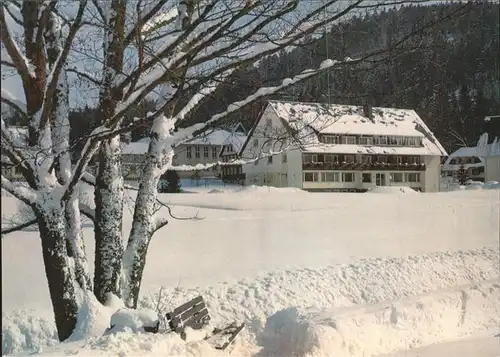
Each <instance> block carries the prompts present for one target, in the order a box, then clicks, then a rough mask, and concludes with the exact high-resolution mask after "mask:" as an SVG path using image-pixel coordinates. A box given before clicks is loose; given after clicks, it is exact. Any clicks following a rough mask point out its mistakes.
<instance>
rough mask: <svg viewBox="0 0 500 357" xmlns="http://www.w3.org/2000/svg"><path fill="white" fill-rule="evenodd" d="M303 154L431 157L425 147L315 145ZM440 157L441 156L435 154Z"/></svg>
mask: <svg viewBox="0 0 500 357" xmlns="http://www.w3.org/2000/svg"><path fill="white" fill-rule="evenodd" d="M303 151H304V152H310V153H325V154H352V155H355V154H367V155H415V156H425V155H433V154H430V153H429V149H428V148H427V147H425V146H422V147H411V146H371V145H344V144H335V145H333V144H321V143H318V144H315V145H308V146H305V147H304V148H303ZM437 155H441V154H437Z"/></svg>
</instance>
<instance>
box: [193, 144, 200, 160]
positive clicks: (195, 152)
mask: <svg viewBox="0 0 500 357" xmlns="http://www.w3.org/2000/svg"><path fill="white" fill-rule="evenodd" d="M194 157H195V158H197V159H199V158H200V147H199V146H195V148H194Z"/></svg>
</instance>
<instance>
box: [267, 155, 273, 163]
mask: <svg viewBox="0 0 500 357" xmlns="http://www.w3.org/2000/svg"><path fill="white" fill-rule="evenodd" d="M272 163H273V157H272V156H268V157H267V164H268V165H272Z"/></svg>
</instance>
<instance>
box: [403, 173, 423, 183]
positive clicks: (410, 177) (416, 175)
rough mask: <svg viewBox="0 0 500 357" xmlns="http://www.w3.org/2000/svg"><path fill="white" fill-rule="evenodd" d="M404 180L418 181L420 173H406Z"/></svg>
mask: <svg viewBox="0 0 500 357" xmlns="http://www.w3.org/2000/svg"><path fill="white" fill-rule="evenodd" d="M406 182H420V173H418V172H410V173H407V174H406Z"/></svg>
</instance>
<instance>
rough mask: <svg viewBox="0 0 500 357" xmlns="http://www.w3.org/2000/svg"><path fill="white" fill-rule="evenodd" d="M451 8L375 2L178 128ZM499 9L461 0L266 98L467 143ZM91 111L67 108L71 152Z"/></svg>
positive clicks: (498, 104) (241, 116)
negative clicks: (369, 10)
mask: <svg viewBox="0 0 500 357" xmlns="http://www.w3.org/2000/svg"><path fill="white" fill-rule="evenodd" d="M457 6H458V5H457V4H453V3H448V4H440V5H432V6H403V7H400V8H398V9H396V8H394V9H383V10H382V9H381V10H379V11H378V12H377V13H375V14H370V15H360V16H357V17H353V18H351V19H350V20H349V21H348V22H345V23H342V24H337V25H334V26H332V27H331V29H330V31H328V32H327V33H326V34H325V33H323V34H322V35H321V36H317V37H316V38H314V39H312V38H309V39H307V44H304V45H303V46H300V47H296V48H295V49H293V50H291V51H288V52H285V51H283V52H282V53H280V54H279V55H275V56H272V57H269V58H266V59H264V60H262V61H260V63H259V64H258V65H256V66H250V67H248V68H242V69H240V70H239V71H238V72H237V73H235V74H234V75H233V78H232V81H231V84H228V85H225V86H224V87H221V88H220V89H219V90H217V91H216V92H215V93H214V94H212V95H211V96H210V97H209V98H207V99H205V100H204V102H202V104H201V105H200V107H199V108H198V109H197V110H196V111H194V112H193V113H192V114H191V116H190V117H189V118H188V120H187V121H186V122H185V125H188V124H191V123H194V122H198V121H203V120H206V119H208V117H209V116H210V115H213V114H216V113H217V112H220V111H223V110H225V109H226V107H227V105H229V104H231V103H232V102H234V101H237V100H241V99H244V98H245V97H247V96H248V95H249V94H251V93H253V92H254V91H256V90H257V89H258V88H260V87H262V86H269V85H273V84H276V83H279V82H280V81H281V80H282V79H283V78H286V77H291V76H293V75H295V74H297V73H299V72H301V71H303V70H304V69H307V68H314V67H318V66H319V64H320V63H321V62H322V61H323V60H324V59H325V58H332V59H343V58H345V57H347V56H349V57H352V58H355V57H356V56H357V55H358V54H361V53H366V51H372V50H377V49H380V48H391V44H392V43H395V42H397V41H398V39H400V38H401V37H402V36H404V35H405V34H407V33H408V32H411V31H412V30H413V29H416V28H418V26H419V24H421V23H424V22H426V21H429V20H432V19H433V18H435V17H436V16H439V15H440V14H443V13H446V12H452V11H453V9H454V8H455V7H457ZM499 10H500V9H499V5H498V4H494V3H491V2H485V1H484V2H475V3H470V6H469V7H468V9H467V11H466V12H463V13H460V14H457V15H455V16H453V17H452V18H451V19H449V20H448V21H446V22H440V23H437V24H436V25H435V26H434V27H433V28H432V29H428V30H426V31H424V32H421V33H419V34H418V35H417V36H415V37H412V39H411V40H410V41H408V42H407V43H406V44H405V48H404V49H402V50H401V49H398V50H397V51H394V52H391V51H388V52H386V53H385V54H384V55H380V56H378V57H375V58H372V60H371V61H367V62H364V63H362V64H359V65H356V66H350V67H347V66H346V67H341V68H339V69H333V70H331V71H330V72H329V73H326V72H325V73H324V74H323V75H321V76H317V77H315V78H313V79H311V80H309V81H306V82H303V83H301V84H299V85H297V86H295V87H294V88H290V89H288V90H286V91H283V92H281V93H278V94H276V95H274V96H272V98H270V99H286V100H297V101H308V102H323V103H328V102H330V103H332V104H353V105H363V104H371V105H373V106H387V107H397V108H409V109H414V110H415V111H416V112H417V113H418V114H419V115H420V116H421V117H422V118H423V119H424V121H425V122H426V124H427V125H428V126H429V127H430V128H431V129H432V130H433V131H434V133H435V134H436V136H437V137H438V139H439V140H440V141H441V143H442V144H443V146H444V147H445V148H446V149H447V150H448V152H452V151H453V150H455V149H456V148H458V147H460V146H465V145H475V143H476V141H477V139H478V137H479V135H480V134H481V133H482V131H483V130H484V125H483V122H484V121H483V119H484V117H485V116H487V115H498V114H500V83H499V80H500V71H499V67H500V53H499V36H498V34H499V33H500V32H499V31H500V29H499ZM266 99H267V98H264V99H261V100H260V101H258V102H256V103H254V104H252V105H249V106H247V107H245V108H243V109H241V110H240V111H238V112H236V113H235V114H234V115H233V116H232V118H230V119H229V120H237V121H241V122H242V123H243V124H244V125H245V126H246V127H247V128H250V127H251V125H252V123H253V122H254V121H255V119H256V118H257V115H258V113H259V112H260V110H261V108H262V107H263V105H264V104H265V102H266ZM151 105H152V104H151V103H144V104H143V105H142V106H141V107H140V108H137V110H136V111H135V113H130V115H129V117H128V118H127V119H126V120H131V118H132V117H133V116H142V115H145V113H146V111H147V110H148V107H149V106H151ZM97 115H98V110H96V109H92V108H84V109H80V110H78V111H73V112H72V113H71V115H70V122H71V126H72V128H71V129H72V138H73V139H74V140H75V146H76V150H75V153H74V154H75V155H76V156H77V155H78V151H79V149H80V146H81V145H79V143H78V140H79V139H80V138H82V137H83V136H84V135H85V133H88V132H90V130H91V129H92V126H93V124H94V123H95V118H96V116H97ZM12 119H13V121H14V122H17V119H16V118H12ZM499 130H500V129H499ZM147 131H148V128H147V127H143V128H138V129H137V130H136V131H135V132H133V133H132V134H131V136H129V137H128V139H132V140H137V139H138V138H140V137H142V136H144V135H147ZM498 135H500V132H499V133H498Z"/></svg>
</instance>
